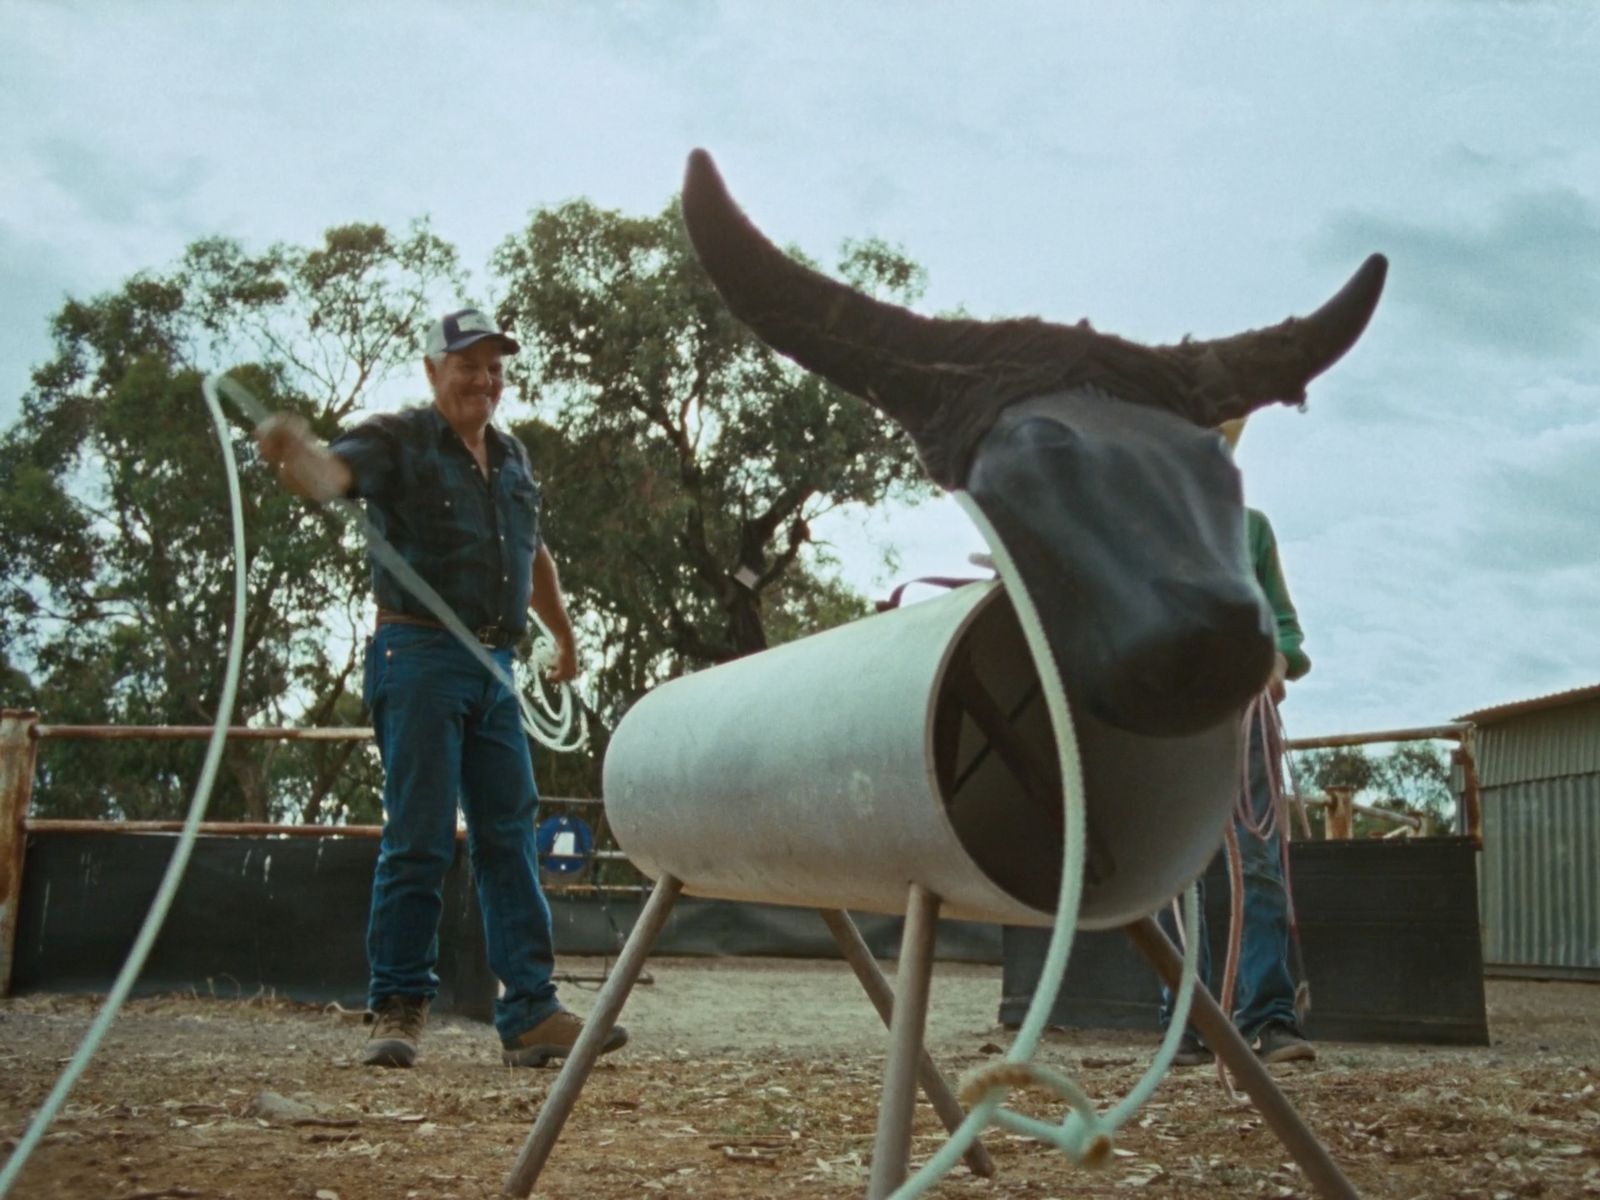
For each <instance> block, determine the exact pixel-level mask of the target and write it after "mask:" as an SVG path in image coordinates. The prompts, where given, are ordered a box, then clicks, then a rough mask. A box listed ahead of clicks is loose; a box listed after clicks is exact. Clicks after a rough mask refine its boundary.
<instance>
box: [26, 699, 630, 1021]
mask: <svg viewBox="0 0 1600 1200" xmlns="http://www.w3.org/2000/svg"><path fill="white" fill-rule="evenodd" d="M210 736H211V727H210V726H209V725H65V724H60V725H57V724H46V723H43V722H41V721H40V720H39V714H38V713H36V712H32V711H30V710H26V709H0V997H3V996H7V995H9V994H10V991H11V976H12V964H13V961H14V957H15V948H16V935H17V915H18V914H17V909H18V904H19V902H20V899H21V896H22V872H23V863H24V859H25V857H26V850H27V839H28V835H29V834H45V835H49V834H70V833H88V832H110V833H124V834H130V835H148V834H175V833H177V832H179V831H180V830H182V828H183V822H182V821H177V820H173V821H159V820H153V821H152V820H147V821H123V820H68V819H60V818H50V817H33V816H31V815H30V810H31V808H32V803H33V789H34V776H35V771H36V769H37V765H38V748H39V743H40V742H46V741H82V742H109V741H204V740H205V739H206V738H208V737H210ZM371 738H372V730H371V728H369V727H363V726H337V727H318V728H253V727H248V726H233V727H231V728H230V729H229V730H228V739H229V740H230V741H264V742H265V741H271V742H324V743H326V742H361V741H370V740H371ZM540 803H541V806H542V807H547V808H566V809H579V810H582V809H586V808H588V809H595V810H600V811H602V812H603V809H604V801H603V800H600V799H596V798H591V797H567V796H544V797H541V799H540ZM200 832H201V833H202V834H204V835H210V836H215V837H283V838H368V839H376V838H379V837H381V836H382V834H383V827H382V826H380V825H282V824H270V823H261V822H243V821H207V822H203V823H202V824H201V826H200ZM465 836H466V834H465V831H458V832H457V837H458V839H459V838H465ZM546 857H547V858H564V857H569V856H565V855H547V856H546ZM584 857H589V858H591V859H593V860H594V861H595V862H596V863H624V864H626V863H627V862H628V856H627V855H626V854H624V853H623V852H622V851H620V850H600V849H597V850H593V851H591V852H590V854H589V855H587V856H584ZM545 891H546V892H547V893H549V894H551V895H562V894H571V895H586V896H589V895H595V894H602V895H629V896H642V895H644V894H645V893H647V892H648V891H649V887H648V885H647V884H644V883H642V882H640V883H596V882H586V883H570V884H569V883H551V884H548V885H546V887H545Z"/></svg>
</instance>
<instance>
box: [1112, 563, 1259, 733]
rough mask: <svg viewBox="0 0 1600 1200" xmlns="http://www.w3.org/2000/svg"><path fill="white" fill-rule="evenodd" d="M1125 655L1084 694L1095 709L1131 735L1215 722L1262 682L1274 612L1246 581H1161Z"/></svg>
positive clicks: (1191, 728) (1188, 728)
mask: <svg viewBox="0 0 1600 1200" xmlns="http://www.w3.org/2000/svg"><path fill="white" fill-rule="evenodd" d="M1149 599H1150V601H1151V603H1150V605H1149V608H1148V609H1147V610H1146V611H1145V612H1144V613H1142V614H1141V617H1142V620H1141V621H1140V627H1139V628H1137V629H1129V630H1127V636H1126V638H1125V639H1124V640H1123V642H1122V645H1123V647H1124V653H1123V654H1122V655H1121V656H1119V657H1118V658H1117V659H1115V660H1113V661H1112V662H1109V663H1107V664H1106V671H1105V674H1104V676H1103V677H1102V678H1101V679H1100V681H1099V683H1100V686H1099V687H1098V688H1097V689H1095V690H1094V691H1093V692H1092V693H1091V694H1089V695H1086V696H1085V697H1084V699H1085V701H1086V702H1087V703H1088V705H1089V707H1090V708H1091V709H1092V710H1093V711H1094V713H1095V715H1096V716H1098V717H1100V718H1101V719H1102V720H1105V721H1107V722H1109V723H1110V724H1112V725H1116V726H1117V727H1119V728H1121V729H1126V730H1128V731H1129V732H1131V733H1140V734H1145V735H1147V736H1150V737H1179V736H1182V735H1184V734H1189V733H1198V732H1200V731H1201V730H1202V729H1207V728H1209V727H1211V726H1212V725H1215V724H1216V723H1217V713H1218V712H1219V711H1221V712H1228V711H1236V710H1238V709H1241V708H1243V707H1244V705H1245V704H1247V703H1248V702H1249V701H1250V699H1251V698H1252V697H1253V696H1255V695H1256V693H1258V692H1259V691H1260V690H1261V689H1262V687H1264V686H1265V685H1266V682H1267V678H1268V676H1269V675H1270V674H1271V673H1272V656H1273V650H1274V648H1275V642H1274V638H1273V629H1272V614H1271V613H1270V612H1269V611H1268V610H1267V606H1266V602H1265V600H1264V599H1263V598H1262V596H1261V594H1260V593H1259V592H1258V591H1257V590H1256V589H1254V588H1253V587H1249V586H1248V585H1247V584H1245V583H1244V581H1239V580H1232V579H1218V580H1215V581H1208V582H1196V581H1192V580H1160V581H1157V582H1156V583H1154V584H1152V586H1151V595H1150V597H1149Z"/></svg>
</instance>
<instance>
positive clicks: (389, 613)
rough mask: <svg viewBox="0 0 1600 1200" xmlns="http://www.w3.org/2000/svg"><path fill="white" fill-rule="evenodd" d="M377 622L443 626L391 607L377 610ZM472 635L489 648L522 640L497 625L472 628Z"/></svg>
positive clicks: (431, 627) (427, 626)
mask: <svg viewBox="0 0 1600 1200" xmlns="http://www.w3.org/2000/svg"><path fill="white" fill-rule="evenodd" d="M378 624H379V625H380V626H381V625H416V626H418V627H419V628H422V629H444V628H445V624H444V622H443V621H435V620H434V619H433V618H432V617H413V616H412V615H411V614H410V613H403V612H395V611H394V610H393V609H392V608H380V609H379V610H378ZM472 636H473V637H475V638H477V639H478V642H479V644H480V645H483V646H487V647H488V648H489V649H490V650H504V649H505V648H506V647H507V646H515V645H516V644H517V643H518V642H519V641H521V640H522V635H521V634H520V633H517V632H515V631H514V630H510V629H504V628H502V627H501V626H499V625H484V626H483V627H481V628H479V629H474V630H473V631H472Z"/></svg>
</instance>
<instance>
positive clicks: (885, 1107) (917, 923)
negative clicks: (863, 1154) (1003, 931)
mask: <svg viewBox="0 0 1600 1200" xmlns="http://www.w3.org/2000/svg"><path fill="white" fill-rule="evenodd" d="M938 918H939V897H938V896H935V895H934V894H933V893H932V892H930V891H928V890H927V889H926V888H924V887H923V886H922V885H921V884H918V883H913V884H912V885H911V891H910V895H909V897H908V899H907V901H906V924H905V929H904V931H903V932H902V934H901V937H900V968H899V971H898V972H897V974H896V976H895V988H894V992H895V995H894V1013H893V1016H892V1017H891V1018H890V1020H889V1061H888V1062H887V1063H886V1064H885V1066H884V1071H883V1098H882V1100H881V1101H880V1102H879V1105H878V1136H877V1140H876V1141H875V1142H874V1143H873V1147H872V1179H871V1182H870V1183H869V1185H868V1187H867V1196H868V1200H884V1197H886V1196H888V1195H889V1194H890V1193H891V1192H893V1191H894V1190H895V1188H897V1187H899V1186H900V1185H901V1184H902V1183H904V1182H905V1179H906V1170H907V1167H908V1166H909V1164H910V1162H911V1121H912V1117H913V1116H915V1114H916V1105H917V1064H918V1061H919V1060H920V1057H921V1054H922V1031H923V1028H924V1027H925V1026H926V1025H927V1021H928V991H929V985H930V984H931V982H932V979H933V939H934V934H935V933H936V932H937V931H938Z"/></svg>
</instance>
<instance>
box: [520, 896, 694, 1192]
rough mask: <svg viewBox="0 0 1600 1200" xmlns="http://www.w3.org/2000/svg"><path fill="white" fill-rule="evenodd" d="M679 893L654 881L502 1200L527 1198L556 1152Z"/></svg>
mask: <svg viewBox="0 0 1600 1200" xmlns="http://www.w3.org/2000/svg"><path fill="white" fill-rule="evenodd" d="M682 890H683V883H682V881H681V880H678V879H675V878H674V877H673V876H671V875H663V876H662V877H661V878H660V879H658V880H656V886H655V888H654V890H653V891H651V893H650V899H649V900H647V901H646V902H645V906H644V910H643V911H642V912H641V913H640V914H639V920H638V923H637V924H635V925H634V927H633V932H632V933H630V934H629V935H628V941H627V944H626V945H625V946H623V947H622V953H621V954H620V955H618V956H617V962H616V965H615V966H614V967H613V968H612V970H611V978H610V979H609V980H608V981H607V982H606V985H605V986H604V987H602V988H601V989H600V992H599V994H598V995H597V996H596V997H595V1002H594V1010H593V1011H592V1012H591V1013H590V1014H589V1017H588V1019H587V1020H586V1021H585V1022H584V1025H583V1032H582V1033H581V1034H579V1035H578V1041H577V1044H576V1045H574V1046H573V1047H572V1053H571V1054H569V1055H568V1056H567V1061H566V1063H565V1064H564V1065H563V1066H562V1068H561V1074H560V1075H558V1076H557V1077H556V1081H555V1085H554V1086H553V1087H551V1089H550V1093H549V1095H547V1096H546V1097H545V1099H544V1104H543V1106H541V1107H540V1109H539V1116H538V1118H537V1119H536V1120H535V1121H534V1123H533V1128H532V1129H531V1130H529V1131H528V1137H527V1140H526V1141H524V1142H523V1143H522V1152H521V1153H520V1154H518V1155H517V1161H516V1165H515V1166H513V1167H512V1168H511V1174H510V1175H508V1176H506V1182H505V1187H504V1189H503V1191H504V1194H505V1195H507V1196H526V1195H527V1194H528V1193H529V1192H531V1191H533V1182H534V1180H535V1179H537V1178H538V1177H539V1172H540V1170H542V1169H543V1167H544V1164H545V1160H546V1159H548V1158H549V1157H550V1152H551V1151H552V1150H553V1149H555V1144H556V1138H558V1137H560V1136H561V1127H562V1126H563V1125H565V1124H566V1122H567V1118H568V1117H569V1116H571V1115H572V1109H573V1106H574V1105H576V1104H577V1102H578V1093H579V1092H581V1091H582V1090H583V1085H584V1083H586V1082H587V1081H588V1078H589V1072H590V1071H592V1070H594V1064H595V1062H596V1061H597V1060H598V1059H599V1057H600V1047H601V1046H603V1045H604V1044H605V1040H606V1038H607V1037H608V1036H609V1035H610V1033H611V1031H612V1029H613V1028H615V1027H616V1024H617V1017H618V1016H620V1015H621V1013H622V1006H623V1004H625V1003H626V1002H627V999H628V993H629V992H630V991H632V990H633V984H634V981H635V980H636V979H638V978H639V972H640V971H642V970H643V969H644V963H645V959H646V958H648V957H649V954H650V947H651V946H652V945H654V944H655V940H656V937H657V935H658V934H660V932H661V928H662V926H663V925H665V924H666V923H667V916H668V915H669V914H670V913H671V912H672V905H673V903H674V902H675V901H676V900H677V898H678V893H679V892H681V891H682Z"/></svg>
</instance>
